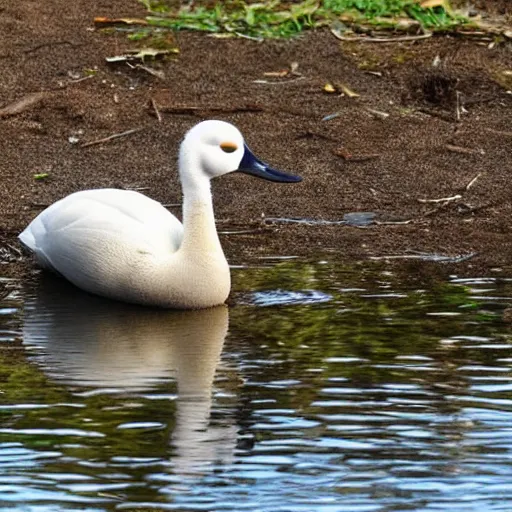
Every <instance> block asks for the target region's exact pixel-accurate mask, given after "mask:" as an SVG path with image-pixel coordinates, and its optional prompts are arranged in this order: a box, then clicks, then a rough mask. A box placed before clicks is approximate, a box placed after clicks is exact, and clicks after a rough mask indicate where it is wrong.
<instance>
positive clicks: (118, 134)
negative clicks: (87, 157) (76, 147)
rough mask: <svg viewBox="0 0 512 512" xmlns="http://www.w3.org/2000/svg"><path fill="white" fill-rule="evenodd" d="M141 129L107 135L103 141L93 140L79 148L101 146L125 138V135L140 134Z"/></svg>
mask: <svg viewBox="0 0 512 512" xmlns="http://www.w3.org/2000/svg"><path fill="white" fill-rule="evenodd" d="M143 129H144V128H133V129H132V130H127V131H125V132H122V133H114V134H113V135H109V136H108V137H105V138H104V139H97V140H93V141H91V142H85V143H84V144H82V145H81V146H80V147H82V148H87V147H89V146H94V145H96V144H103V142H110V141H111V140H114V139H119V138H120V137H126V136H127V135H132V134H133V133H137V132H140V131H142V130H143Z"/></svg>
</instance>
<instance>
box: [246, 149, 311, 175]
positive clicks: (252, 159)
mask: <svg viewBox="0 0 512 512" xmlns="http://www.w3.org/2000/svg"><path fill="white" fill-rule="evenodd" d="M238 171H240V172H243V173H245V174H252V175H253V176H258V178H263V179H264V180H269V181H278V182H280V183H296V182H298V181H302V178H301V177H300V176H294V175H293V174H286V173H284V172H281V171H277V170H276V169H272V167H270V165H268V164H266V163H265V162H262V161H261V160H260V159H259V158H257V157H256V156H254V153H253V152H252V151H251V150H250V149H249V148H248V147H247V144H244V156H243V158H242V161H241V162H240V167H239V168H238Z"/></svg>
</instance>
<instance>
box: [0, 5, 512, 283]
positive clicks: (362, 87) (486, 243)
mask: <svg viewBox="0 0 512 512" xmlns="http://www.w3.org/2000/svg"><path fill="white" fill-rule="evenodd" d="M0 11H1V14H2V16H0V28H1V30H2V34H4V36H3V43H2V47H1V48H0V76H1V77H2V78H1V80H0V102H1V104H0V107H4V106H6V105H10V104H12V103H13V102H16V101H18V100H21V99H23V98H28V99H29V100H33V104H32V105H29V106H28V107H23V108H22V110H23V111H22V112H21V113H18V114H15V115H9V116H5V117H2V118H0V154H1V155H2V158H1V159H0V173H1V176H2V178H1V187H0V218H1V219H2V220H1V224H0V229H1V235H0V244H1V246H2V247H1V251H0V255H1V257H2V258H3V260H4V262H8V261H14V260H17V253H16V251H17V248H18V246H17V242H16V238H15V237H16V235H17V233H18V232H19V231H20V230H21V229H23V227H24V226H25V225H26V223H28V222H29V221H30V220H31V219H32V218H33V217H34V216H35V215H37V213H38V212H39V211H41V209H42V208H43V207H44V206H46V205H49V204H51V203H52V202H54V201H55V200H57V199H59V198H61V197H63V196H64V195H66V194H68V193H70V192H73V191H76V190H81V189H85V188H98V187H125V188H139V189H141V191H143V193H145V194H147V195H148V196H150V197H152V198H154V199H157V200H159V201H161V202H162V203H164V204H167V205H170V206H169V208H170V209H171V210H172V211H173V212H174V213H176V214H177V215H179V214H180V206H179V205H180V202H181V193H180V189H179V183H178V181H177V176H176V172H175V161H176V156H177V150H178V144H179V141H180V139H181V137H182V136H183V134H184V132H185V131H186V130H187V129H188V128H189V127H190V126H192V125H193V124H195V123H196V122H198V121H199V120H201V119H205V118H220V119H225V120H228V121H231V122H233V123H235V124H236V125H237V126H238V127H239V128H240V129H241V130H242V132H243V133H244V135H245V136H246V139H247V141H248V143H249V144H250V145H251V146H252V148H253V149H254V151H255V152H256V153H257V154H259V155H260V156H261V157H262V158H264V159H265V160H267V161H269V162H272V163H273V164H274V165H275V166H277V167H281V168H283V169H285V170H289V171H293V172H295V173H298V174H301V175H302V176H303V178H304V181H303V182H302V183H301V184H298V185H276V184H272V183H267V182H263V181H259V180H255V179H251V178H249V177H247V176H229V177H225V178H223V179H221V180H219V181H217V182H215V183H214V186H213V189H214V195H215V208H216V216H217V219H218V226H219V229H220V231H221V232H224V233H225V234H222V240H223V245H224V247H225V249H226V254H227V256H228V259H231V261H244V260H247V259H250V258H252V257H259V256H270V255H276V254H280V255H299V256H302V257H311V256H316V255H318V254H327V255H330V256H331V257H336V258H341V259H344V260H346V261H361V260H367V259H369V258H374V257H382V256H386V255H393V256H396V255H411V254H415V253H416V252H425V253H434V254H437V255H439V254H441V255H448V256H458V255H466V256H467V255H473V256H472V257H471V258H470V259H468V260H465V261H463V262H459V263H456V264H452V265H451V267H454V268H456V269H457V272H461V273H462V272H467V273H473V274H474V273H479V274H484V273H485V274H487V273H491V272H493V271H492V269H493V268H495V267H500V268H502V269H503V272H504V273H506V272H508V273H509V274H510V269H511V267H512V241H511V240H512V236H511V218H512V202H511V200H510V193H511V187H510V173H511V171H512V122H511V121H512V109H511V107H512V94H511V93H510V90H511V89H512V77H511V73H512V67H511V65H510V62H511V59H510V58H511V55H512V53H511V52H512V50H511V48H510V46H507V45H504V44H502V45H494V46H492V47H489V45H488V44H478V43H476V42H470V41H467V40H464V39H459V38H450V37H439V38H438V37H435V38H432V39H430V40H425V41H418V42H411V43H394V44H381V45H378V44H374V45H370V44H366V45H364V44H361V43H343V42H340V41H337V40H336V39H335V38H334V37H333V36H332V34H330V33H329V32H328V31H327V30H325V31H320V32H315V33H307V34H305V35H304V36H301V37H299V38H296V39H294V40H287V41H265V42H263V43H255V42H253V41H247V40H243V39H237V40H226V39H215V38H211V37H208V36H206V35H204V34H194V33H180V34H178V36H177V43H178V46H179V48H180V54H179V55H178V56H177V57H175V58H172V59H169V60H167V61H165V62H159V63H156V64H151V68H152V69H155V70H157V71H158V73H157V75H158V76H155V74H151V73H148V72H147V71H146V70H144V69H140V68H139V69H130V68H129V67H128V66H126V65H124V64H121V65H116V66H113V65H109V64H107V63H106V62H105V57H108V56H113V55H119V54H120V53H122V52H123V51H124V50H126V49H129V48H134V44H133V43H130V42H129V41H127V40H126V38H125V37H124V36H123V35H105V34H101V33H99V32H97V31H95V30H94V28H93V24H92V19H93V17H94V16H121V15H123V16H141V15H143V14H144V12H143V11H142V10H141V8H140V6H139V5H138V4H137V3H136V2H131V3H127V2H121V1H109V2H100V1H97V2H86V1H84V0H82V1H78V2H75V3H73V4H70V3H69V2H65V1H64V0H51V1H49V2H44V3H26V2H18V1H15V0H7V2H6V3H4V6H3V7H2V8H1V9H0ZM294 62H295V63H297V64H298V67H297V68H296V73H289V74H287V75H286V76H281V77H279V76H269V75H268V73H269V72H279V71H282V70H287V69H290V67H291V65H292V63H294ZM434 63H435V64H436V66H434V65H433V64H434ZM91 70H92V71H91ZM326 84H331V85H333V88H334V89H335V92H331V93H328V92H325V91H324V87H325V85H326ZM346 88H348V89H349V90H350V91H351V92H353V93H354V94H348V93H347V89H346ZM343 92H344V94H342V93H343ZM32 93H43V94H41V95H40V96H37V97H33V96H27V95H30V94H32ZM155 106H156V109H157V110H158V114H159V115H160V120H159V119H158V117H157V112H156V110H155ZM128 130H137V131H136V132H134V133H132V134H131V135H127V136H124V137H120V138H117V139H115V140H111V141H109V142H105V143H100V144H94V145H91V146H88V147H83V144H84V143H87V142H93V141H97V140H99V139H102V138H106V137H109V136H110V135H112V134H118V133H122V132H125V131H128ZM446 198H448V199H446ZM442 199H445V200H442ZM353 212H371V213H373V214H375V216H374V222H373V223H372V224H370V225H367V226H364V227H357V226H352V225H345V224H340V223H338V222H339V221H341V220H343V218H344V216H345V215H346V214H349V213H353ZM276 219H277V220H276ZM283 219H285V220H283ZM289 219H295V220H297V219H301V220H308V221H311V222H308V223H292V222H289V221H288V220H289ZM325 221H328V222H327V223H326V222H325ZM234 231H238V232H239V233H233V232H234ZM393 261H394V263H395V264H397V262H398V264H403V265H410V264H411V261H410V260H407V259H405V260H393ZM29 263H30V262H28V261H26V260H23V262H21V263H20V262H14V263H9V264H7V263H6V264H5V265H3V266H2V267H1V268H2V273H3V274H7V275H12V274H14V273H18V272H25V271H26V270H27V268H30V265H29ZM413 264H414V265H416V263H413ZM435 265H439V264H435ZM420 266H421V264H420ZM443 268H448V267H447V266H446V265H445V266H444V267H443Z"/></svg>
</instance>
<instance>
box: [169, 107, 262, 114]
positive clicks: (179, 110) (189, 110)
mask: <svg viewBox="0 0 512 512" xmlns="http://www.w3.org/2000/svg"><path fill="white" fill-rule="evenodd" d="M160 111H161V112H169V113H171V114H196V113H200V112H221V113H224V114H234V113H237V112H264V111H265V109H264V108H263V107H260V106H259V105H245V106H240V107H217V106H212V105H205V106H204V107H200V106H192V105H191V106H188V105H182V106H175V107H174V106H165V107H160Z"/></svg>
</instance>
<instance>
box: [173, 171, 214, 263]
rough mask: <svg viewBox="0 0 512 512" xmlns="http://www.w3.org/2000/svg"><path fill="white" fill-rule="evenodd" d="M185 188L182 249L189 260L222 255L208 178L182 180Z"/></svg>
mask: <svg viewBox="0 0 512 512" xmlns="http://www.w3.org/2000/svg"><path fill="white" fill-rule="evenodd" d="M182 186H183V228H184V230H183V231H184V233H183V242H182V244H181V249H180V250H182V251H184V252H185V253H186V254H187V258H190V259H195V258H196V257H199V258H201V256H202V255H205V254H211V253H220V254H223V253H222V247H221V245H220V241H219V236H218V234H217V228H216V226H215V217H214V213H213V202H212V195H211V188H210V180H209V179H208V178H207V177H203V176H201V177H199V178H196V179H194V180H191V179H190V178H189V179H187V180H182Z"/></svg>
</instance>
